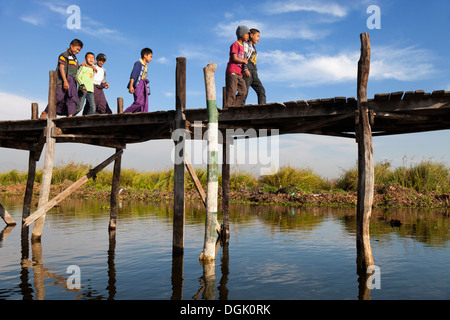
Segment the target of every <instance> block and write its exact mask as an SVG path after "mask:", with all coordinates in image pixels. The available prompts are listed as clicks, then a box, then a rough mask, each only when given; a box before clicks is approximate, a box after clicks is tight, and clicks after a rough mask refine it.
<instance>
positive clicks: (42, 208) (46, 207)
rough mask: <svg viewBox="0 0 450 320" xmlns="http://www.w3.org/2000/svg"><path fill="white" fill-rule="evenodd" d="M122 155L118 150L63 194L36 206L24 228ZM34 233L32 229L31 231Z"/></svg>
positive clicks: (121, 151) (26, 220)
mask: <svg viewBox="0 0 450 320" xmlns="http://www.w3.org/2000/svg"><path fill="white" fill-rule="evenodd" d="M122 153H123V150H119V151H118V152H116V153H115V154H113V155H112V156H111V157H109V158H108V159H106V160H105V161H103V162H102V163H101V164H99V165H98V166H96V167H95V168H94V169H91V170H89V172H88V173H87V174H85V175H84V176H82V177H81V178H80V179H78V180H77V181H76V182H74V183H73V184H72V185H71V186H70V187H68V188H67V189H65V190H64V191H63V192H61V193H60V194H58V195H57V196H56V197H54V198H53V199H52V200H51V201H48V202H47V203H45V204H44V205H41V206H38V209H37V210H36V211H35V212H34V213H33V214H32V215H30V216H29V217H28V218H27V219H25V221H24V226H29V225H30V224H32V223H33V222H35V221H36V222H37V221H39V220H37V219H40V218H41V217H42V216H43V215H45V213H46V212H47V211H48V210H50V209H51V208H53V207H54V206H56V205H57V204H58V203H60V202H61V201H63V200H64V199H65V198H67V197H68V196H69V195H70V194H72V193H73V192H74V191H76V190H77V189H79V188H80V187H81V186H82V185H83V184H85V183H86V182H87V181H88V180H89V179H90V178H92V177H95V176H96V175H97V173H99V172H100V171H102V170H103V169H104V168H105V167H106V166H108V165H109V164H110V163H111V162H113V161H115V160H116V159H117V158H119V157H120V156H121V155H122ZM33 231H34V229H33Z"/></svg>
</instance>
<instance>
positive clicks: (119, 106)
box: [117, 98, 123, 113]
mask: <svg viewBox="0 0 450 320" xmlns="http://www.w3.org/2000/svg"><path fill="white" fill-rule="evenodd" d="M117 113H123V98H117Z"/></svg>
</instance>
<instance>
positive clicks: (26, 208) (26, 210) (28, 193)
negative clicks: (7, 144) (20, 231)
mask: <svg viewBox="0 0 450 320" xmlns="http://www.w3.org/2000/svg"><path fill="white" fill-rule="evenodd" d="M38 117H39V110H38V104H37V103H32V104H31V119H33V120H34V119H38ZM36 162H37V159H36V150H30V156H29V159H28V177H27V187H26V189H25V197H24V200H23V210H22V220H25V219H26V218H28V216H29V215H30V210H31V201H32V199H33V187H34V179H35V178H36Z"/></svg>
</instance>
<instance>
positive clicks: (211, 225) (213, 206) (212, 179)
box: [200, 62, 219, 262]
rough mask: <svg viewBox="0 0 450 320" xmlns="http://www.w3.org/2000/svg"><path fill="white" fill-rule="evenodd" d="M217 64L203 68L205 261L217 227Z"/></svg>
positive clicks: (212, 250) (210, 255) (211, 257)
mask: <svg viewBox="0 0 450 320" xmlns="http://www.w3.org/2000/svg"><path fill="white" fill-rule="evenodd" d="M216 69H217V64H213V63H212V62H210V63H209V65H208V66H206V67H205V68H203V73H204V76H205V88H206V105H207V112H208V129H207V131H208V134H207V140H208V141H207V142H208V164H207V171H208V173H207V174H208V178H207V191H206V221H205V239H204V247H203V252H202V253H201V254H200V260H202V261H204V262H206V261H211V260H214V259H215V256H216V253H215V244H216V229H217V193H218V187H219V181H218V179H219V173H218V171H219V165H218V162H219V161H218V153H219V152H218V151H219V148H218V133H219V123H218V122H219V111H218V110H217V101H216V85H215V80H214V72H215V71H216Z"/></svg>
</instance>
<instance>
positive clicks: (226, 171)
mask: <svg viewBox="0 0 450 320" xmlns="http://www.w3.org/2000/svg"><path fill="white" fill-rule="evenodd" d="M232 139H233V138H232V137H230V136H225V137H224V139H223V147H222V148H223V163H222V216H223V226H222V234H221V236H222V241H223V242H224V243H226V242H227V241H228V239H229V237H230V162H231V161H230V151H231V150H230V148H231V141H233V140H232Z"/></svg>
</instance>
